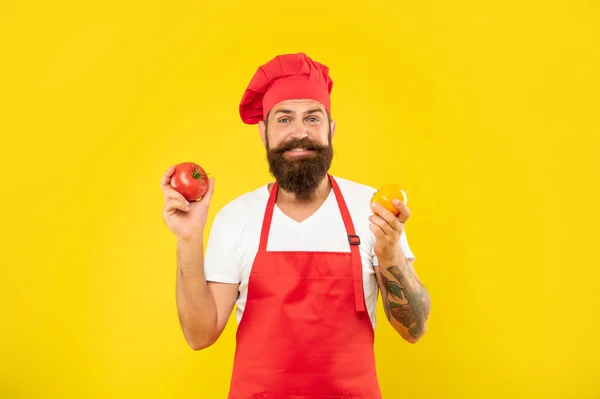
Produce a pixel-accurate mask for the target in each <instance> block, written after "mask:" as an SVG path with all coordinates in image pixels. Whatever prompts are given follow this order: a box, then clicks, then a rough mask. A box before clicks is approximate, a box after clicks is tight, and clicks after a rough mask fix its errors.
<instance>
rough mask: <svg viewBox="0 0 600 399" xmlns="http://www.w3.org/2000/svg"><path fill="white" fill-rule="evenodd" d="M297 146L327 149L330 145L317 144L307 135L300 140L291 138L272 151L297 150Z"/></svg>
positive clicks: (316, 149)
mask: <svg viewBox="0 0 600 399" xmlns="http://www.w3.org/2000/svg"><path fill="white" fill-rule="evenodd" d="M296 148H304V149H306V150H315V151H319V150H324V149H327V148H328V147H327V146H323V145H320V144H316V143H314V142H312V141H311V140H309V139H308V138H306V137H305V138H303V139H300V140H296V139H294V140H290V141H287V142H285V143H282V144H281V145H280V146H279V147H277V148H273V149H272V150H271V151H273V152H276V153H279V154H282V153H284V152H286V151H291V150H295V149H296Z"/></svg>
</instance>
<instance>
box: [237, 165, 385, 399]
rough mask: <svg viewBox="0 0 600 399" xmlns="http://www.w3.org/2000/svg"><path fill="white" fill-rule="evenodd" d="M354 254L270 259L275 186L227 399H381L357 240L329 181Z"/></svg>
mask: <svg viewBox="0 0 600 399" xmlns="http://www.w3.org/2000/svg"><path fill="white" fill-rule="evenodd" d="M329 180H330V181H331V184H332V187H333V191H334V193H335V197H336V199H337V203H338V206H339V209H340V211H341V214H342V218H343V220H344V225H345V226H346V232H347V234H348V241H349V243H350V248H351V251H350V252H291V251H267V250H266V249H267V239H268V237H269V230H270V227H271V219H272V217H273V208H274V206H275V200H276V197H277V187H278V185H277V182H275V184H274V185H273V187H272V189H271V193H270V196H269V201H268V203H267V207H266V210H265V216H264V220H263V225H262V231H261V236H260V244H259V248H258V252H257V254H256V257H255V259H254V264H253V266H252V270H251V273H250V277H249V282H248V298H247V302H246V308H245V310H244V314H243V317H242V320H241V322H240V325H239V327H238V331H237V346H236V352H235V358H234V366H233V374H232V379H231V386H230V391H229V396H228V399H318V398H321V399H338V398H339V399H342V398H343V399H350V398H352V399H381V393H380V389H379V383H378V380H377V372H376V368H375V356H374V346H373V344H374V331H373V326H372V324H371V320H370V318H369V314H368V312H367V311H366V308H365V298H364V294H363V285H362V266H361V258H360V253H359V247H358V245H359V244H360V239H359V238H358V236H356V235H355V232H354V226H353V224H352V219H351V217H350V213H349V212H348V208H347V207H346V203H345V201H344V198H343V197H342V194H341V191H340V189H339V187H338V185H337V183H336V182H335V180H334V179H333V178H332V176H330V175H329Z"/></svg>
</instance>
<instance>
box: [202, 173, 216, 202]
mask: <svg viewBox="0 0 600 399" xmlns="http://www.w3.org/2000/svg"><path fill="white" fill-rule="evenodd" d="M214 191H215V178H214V177H211V178H210V179H208V190H206V194H204V197H202V199H201V200H200V202H207V203H208V202H210V200H211V198H212V196H213V193H214Z"/></svg>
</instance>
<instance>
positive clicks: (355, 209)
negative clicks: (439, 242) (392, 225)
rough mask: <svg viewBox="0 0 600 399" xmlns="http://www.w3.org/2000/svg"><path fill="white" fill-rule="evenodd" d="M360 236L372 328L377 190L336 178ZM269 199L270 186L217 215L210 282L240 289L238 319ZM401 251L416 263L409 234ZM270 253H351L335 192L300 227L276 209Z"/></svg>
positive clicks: (207, 262) (207, 261)
mask: <svg viewBox="0 0 600 399" xmlns="http://www.w3.org/2000/svg"><path fill="white" fill-rule="evenodd" d="M334 179H335V180H336V182H337V183H338V186H339V187H340V191H341V192H342V196H343V197H344V200H345V202H346V205H347V207H348V211H349V212H350V216H351V217H352V222H353V224H354V229H355V232H356V234H357V235H358V236H359V237H360V240H361V245H360V246H359V248H360V255H361V259H362V266H363V267H362V268H363V282H364V292H365V301H366V306H367V310H368V312H369V316H370V318H371V322H372V324H373V327H375V312H376V305H377V296H378V285H377V280H376V278H375V271H374V269H373V267H374V266H377V265H378V261H377V257H376V256H375V253H374V252H373V244H374V242H375V236H374V235H373V232H372V231H371V230H370V229H369V223H370V221H369V216H370V215H372V212H371V208H370V200H371V197H372V196H373V193H374V192H375V191H376V190H375V189H374V188H372V187H369V186H366V185H363V184H359V183H356V182H353V181H350V180H346V179H342V178H339V177H335V176H334ZM268 199H269V190H268V185H267V184H265V185H263V186H261V187H260V188H258V189H256V190H254V191H251V192H248V193H246V194H243V195H242V196H240V197H237V198H236V199H234V200H232V201H231V202H229V203H228V204H226V205H225V206H224V207H223V208H221V210H219V212H218V213H217V215H216V216H215V219H214V221H213V224H212V228H211V231H210V235H209V238H208V245H207V248H206V254H205V258H204V268H205V273H206V279H207V281H217V282H223V283H234V284H238V283H239V284H240V285H239V296H238V299H237V302H236V318H237V321H238V323H239V322H240V320H241V319H242V316H243V313H244V308H245V305H246V297H247V293H248V278H249V276H250V270H251V269H252V263H253V262H254V257H255V256H256V253H257V251H258V245H259V242H260V233H261V229H262V222H263V217H264V212H265V208H266V205H267V201H268ZM400 247H401V249H402V252H403V254H404V256H405V257H406V258H407V259H414V258H415V257H414V255H413V253H412V251H411V250H410V247H409V246H408V241H407V238H406V234H405V232H403V234H402V235H401V237H400ZM267 251H337V252H350V244H349V243H348V238H347V233H346V228H345V226H344V221H343V220H342V215H341V213H340V210H339V207H338V204H337V201H336V198H335V194H334V192H333V189H332V190H331V191H330V193H329V196H328V197H327V199H326V200H325V202H324V203H323V205H322V206H321V207H320V208H319V209H318V210H317V211H316V212H315V213H314V214H312V215H311V216H310V217H309V218H308V219H306V220H304V221H302V222H301V223H298V222H296V221H295V220H293V219H291V218H289V217H288V216H286V215H285V214H284V213H283V212H281V211H280V210H279V208H278V207H277V205H275V208H274V210H273V219H272V221H271V230H270V232H269V238H268V242H267Z"/></svg>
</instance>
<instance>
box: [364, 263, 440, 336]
mask: <svg viewBox="0 0 600 399" xmlns="http://www.w3.org/2000/svg"><path fill="white" fill-rule="evenodd" d="M375 275H376V276H377V282H378V283H379V289H380V291H381V299H382V302H383V309H384V310H385V315H386V317H387V319H388V320H389V322H390V323H391V325H392V327H394V329H395V330H396V331H398V333H399V334H400V335H401V336H402V337H403V338H404V339H405V340H406V341H408V342H410V343H416V342H417V341H419V339H420V338H421V337H422V336H423V334H425V331H426V330H427V319H428V318H429V310H430V307H431V301H430V298H429V293H428V292H427V289H426V288H425V287H424V286H423V284H422V283H421V281H420V280H419V278H418V277H417V275H416V273H415V271H414V268H413V265H412V262H410V261H408V260H406V259H403V260H401V261H399V262H390V263H387V262H386V264H381V265H380V266H379V267H375Z"/></svg>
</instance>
